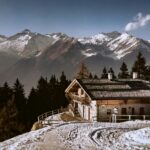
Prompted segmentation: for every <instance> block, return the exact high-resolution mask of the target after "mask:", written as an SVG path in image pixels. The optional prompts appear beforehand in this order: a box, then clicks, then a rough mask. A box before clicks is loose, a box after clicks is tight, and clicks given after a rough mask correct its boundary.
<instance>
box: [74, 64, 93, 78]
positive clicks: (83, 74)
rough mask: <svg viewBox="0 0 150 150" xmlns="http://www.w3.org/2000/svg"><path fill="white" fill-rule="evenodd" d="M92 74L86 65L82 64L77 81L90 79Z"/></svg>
mask: <svg viewBox="0 0 150 150" xmlns="http://www.w3.org/2000/svg"><path fill="white" fill-rule="evenodd" d="M89 75H90V72H89V70H88V68H87V67H86V66H85V64H84V63H82V64H81V66H80V70H79V72H78V73H77V77H76V78H77V79H84V78H89Z"/></svg>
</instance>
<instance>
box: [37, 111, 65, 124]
mask: <svg viewBox="0 0 150 150" xmlns="http://www.w3.org/2000/svg"><path fill="white" fill-rule="evenodd" d="M62 112H63V109H56V110H52V111H48V112H45V113H44V114H41V115H39V116H38V117H37V118H38V122H41V121H43V120H45V118H47V117H49V116H53V115H56V114H59V113H62Z"/></svg>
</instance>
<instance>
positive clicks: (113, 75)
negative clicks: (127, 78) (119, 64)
mask: <svg viewBox="0 0 150 150" xmlns="http://www.w3.org/2000/svg"><path fill="white" fill-rule="evenodd" d="M108 73H112V77H113V79H116V75H115V72H114V70H113V69H112V67H110V69H109V71H108Z"/></svg>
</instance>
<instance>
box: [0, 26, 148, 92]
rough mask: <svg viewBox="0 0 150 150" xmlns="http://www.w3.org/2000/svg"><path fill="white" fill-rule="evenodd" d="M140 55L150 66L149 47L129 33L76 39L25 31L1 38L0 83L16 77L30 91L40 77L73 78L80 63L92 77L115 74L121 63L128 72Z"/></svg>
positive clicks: (113, 33) (111, 33) (59, 34)
mask: <svg viewBox="0 0 150 150" xmlns="http://www.w3.org/2000/svg"><path fill="white" fill-rule="evenodd" d="M139 51H141V52H142V53H143V55H144V56H145V58H146V60H147V63H149V64H150V60H149V57H150V43H149V42H148V41H146V40H143V39H140V38H137V37H134V36H132V35H129V34H128V33H119V32H116V31H115V32H110V33H99V34H97V35H94V36H91V37H86V38H80V39H78V38H74V37H69V36H67V35H66V34H64V33H52V34H46V35H43V34H40V33H35V32H31V31H30V30H28V29H26V30H24V31H22V32H20V33H17V34H15V35H13V36H11V37H5V36H0V65H1V67H0V73H1V79H0V82H3V81H6V80H7V81H14V80H15V79H16V78H17V77H18V78H20V79H21V80H22V81H23V83H25V85H26V86H28V87H29V89H30V87H31V86H33V85H35V83H36V81H37V80H38V79H39V77H40V76H41V75H43V76H49V75H51V74H56V75H59V74H60V73H61V71H65V73H66V74H67V75H68V76H69V77H70V78H71V77H73V76H74V74H75V73H76V72H77V68H78V67H79V65H80V63H81V62H83V61H84V62H85V63H86V64H87V65H88V67H89V69H90V70H91V72H93V73H97V74H100V71H101V70H102V68H103V67H104V66H106V67H113V69H114V70H115V71H116V72H118V70H119V67H120V63H122V61H125V62H126V63H127V65H128V68H129V69H130V68H131V65H132V64H133V62H134V60H135V58H136V55H137V54H138V52H139Z"/></svg>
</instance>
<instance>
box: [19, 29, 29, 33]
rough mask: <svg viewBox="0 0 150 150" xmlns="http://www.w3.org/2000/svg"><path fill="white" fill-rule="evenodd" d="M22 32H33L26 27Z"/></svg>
mask: <svg viewBox="0 0 150 150" xmlns="http://www.w3.org/2000/svg"><path fill="white" fill-rule="evenodd" d="M21 33H25V34H29V33H31V30H29V29H24V30H23V31H22V32H21Z"/></svg>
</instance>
